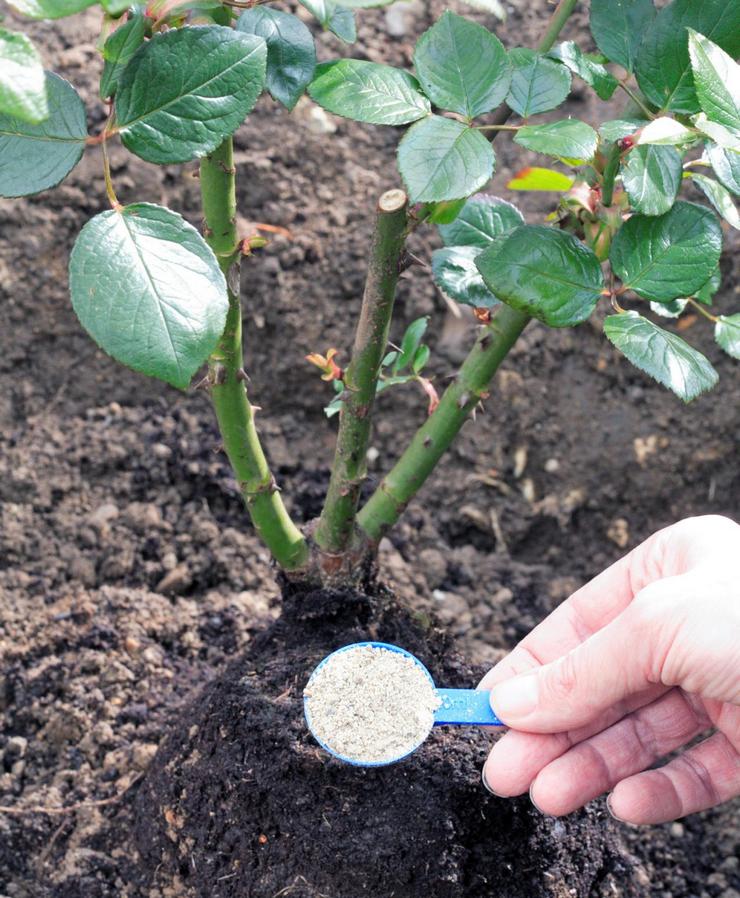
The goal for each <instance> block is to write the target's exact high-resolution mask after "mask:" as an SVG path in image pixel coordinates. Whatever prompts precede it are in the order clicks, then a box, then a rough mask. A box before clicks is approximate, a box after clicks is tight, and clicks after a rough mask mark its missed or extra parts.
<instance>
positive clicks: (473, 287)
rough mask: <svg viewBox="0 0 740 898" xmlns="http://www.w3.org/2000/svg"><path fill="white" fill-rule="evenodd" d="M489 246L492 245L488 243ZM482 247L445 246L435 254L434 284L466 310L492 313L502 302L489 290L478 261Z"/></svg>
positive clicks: (433, 262)
mask: <svg viewBox="0 0 740 898" xmlns="http://www.w3.org/2000/svg"><path fill="white" fill-rule="evenodd" d="M489 243H490V241H489ZM482 252H483V248H482V247H480V246H446V247H445V248H444V249H435V251H434V252H433V253H432V275H433V277H434V283H435V284H436V285H437V286H438V287H439V289H440V290H442V292H443V293H446V294H447V295H448V296H449V297H451V298H452V299H454V300H456V301H457V302H461V303H463V304H464V305H466V306H473V307H474V308H477V309H490V308H492V307H493V306H496V305H498V303H499V301H498V299H496V297H495V296H494V295H493V294H492V293H491V291H490V290H489V289H488V287H486V285H485V283H484V282H483V278H482V277H481V274H480V272H479V271H478V269H477V268H476V265H475V260H476V258H477V257H478V256H479V255H480V254H481V253H482Z"/></svg>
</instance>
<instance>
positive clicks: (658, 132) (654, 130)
mask: <svg viewBox="0 0 740 898" xmlns="http://www.w3.org/2000/svg"><path fill="white" fill-rule="evenodd" d="M694 140H697V135H696V134H695V133H694V132H693V131H692V130H691V129H690V128H687V127H686V126H685V125H682V124H681V123H680V122H677V121H676V120H675V119H674V118H670V117H669V116H665V115H663V116H661V117H660V118H656V119H653V121H652V122H649V123H648V124H647V125H645V127H644V128H643V129H642V130H641V131H640V133H639V135H638V137H637V143H638V144H640V145H641V146H642V145H646V144H653V145H655V146H680V145H681V144H686V143H691V142H692V141H694Z"/></svg>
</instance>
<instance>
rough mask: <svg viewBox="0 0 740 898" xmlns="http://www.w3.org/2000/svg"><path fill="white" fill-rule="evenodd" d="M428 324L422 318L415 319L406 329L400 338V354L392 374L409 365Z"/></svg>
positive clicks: (427, 321)
mask: <svg viewBox="0 0 740 898" xmlns="http://www.w3.org/2000/svg"><path fill="white" fill-rule="evenodd" d="M428 324H429V319H428V318H427V317H426V316H424V317H423V318H417V319H416V320H415V321H412V322H411V324H410V325H409V326H408V327H407V328H406V332H405V333H404V335H403V337H402V338H401V352H400V353H399V354H398V357H397V358H396V361H395V363H394V365H393V373H394V374H396V373H397V372H399V371H403V369H404V368H405V367H406V366H407V365H410V364H411V362H412V361H413V359H414V357H415V356H416V353H417V351H418V349H419V347H420V346H421V341H422V338H423V336H424V334H425V333H426V329H427V325H428Z"/></svg>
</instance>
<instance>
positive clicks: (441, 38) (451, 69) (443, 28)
mask: <svg viewBox="0 0 740 898" xmlns="http://www.w3.org/2000/svg"><path fill="white" fill-rule="evenodd" d="M414 66H415V68H416V73H417V75H418V77H419V81H420V82H421V85H422V87H423V88H424V91H425V92H426V94H427V96H428V97H429V98H430V99H431V100H432V102H433V103H434V104H435V105H436V106H438V107H440V108H441V109H448V110H450V111H451V112H457V113H459V114H460V115H463V116H465V117H466V118H475V116H478V115H481V114H483V113H484V112H490V111H491V110H492V109H493V108H494V107H496V106H498V105H499V103H501V102H503V100H504V99H505V97H506V95H507V93H508V92H509V85H510V84H511V67H510V65H509V60H508V58H507V55H506V50H504V46H503V44H502V43H501V41H500V40H499V39H498V38H497V37H496V35H495V34H492V33H491V32H490V31H489V30H488V29H487V28H484V27H483V26H482V25H478V24H477V23H476V22H471V21H470V20H469V19H465V18H463V17H462V16H458V15H455V14H454V13H451V12H449V11H448V12H445V13H443V14H442V16H441V17H440V19H439V20H438V21H437V22H436V23H435V24H434V25H433V26H432V27H431V28H430V29H429V30H428V31H426V32H425V33H424V34H422V36H421V37H420V38H419V41H418V43H417V45H416V50H415V52H414Z"/></svg>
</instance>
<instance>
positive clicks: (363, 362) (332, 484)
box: [315, 190, 408, 554]
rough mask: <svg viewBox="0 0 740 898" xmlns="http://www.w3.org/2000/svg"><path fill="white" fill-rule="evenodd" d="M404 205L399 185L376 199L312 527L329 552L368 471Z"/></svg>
mask: <svg viewBox="0 0 740 898" xmlns="http://www.w3.org/2000/svg"><path fill="white" fill-rule="evenodd" d="M407 210H408V197H407V196H406V194H405V193H404V192H403V191H402V190H389V191H387V192H386V193H384V194H383V195H382V196H381V197H380V200H379V202H378V213H377V218H376V223H375V234H374V236H373V243H372V247H371V250H370V261H369V263H368V269H367V278H366V280H365V292H364V295H363V298H362V310H361V312H360V320H359V322H358V324H357V331H356V333H355V343H354V348H353V350H352V360H351V362H350V364H349V366H348V367H347V370H346V372H345V376H344V383H345V387H346V390H347V393H348V396H347V398H346V399H345V400H344V402H343V405H342V411H341V413H340V417H339V433H338V434H337V446H336V451H335V453H334V464H333V465H332V471H331V479H330V481H329V489H328V492H327V494H326V501H325V503H324V508H323V511H322V512H321V518H320V519H319V524H318V527H317V529H316V537H315V538H316V543H317V545H318V546H319V548H320V549H323V550H324V551H325V552H330V553H332V554H338V553H340V552H343V551H344V550H345V549H346V548H347V546H348V545H349V543H350V541H351V538H352V534H353V532H354V525H355V515H356V514H357V505H358V503H359V501H360V489H361V487H362V483H363V481H364V480H365V477H366V476H367V461H366V455H367V447H368V444H369V441H370V430H371V425H372V412H373V404H374V402H375V392H376V389H377V384H378V375H379V373H380V364H381V362H382V361H383V356H384V355H385V350H386V346H387V344H388V330H389V328H390V323H391V316H392V314H393V303H394V301H395V298H396V284H397V282H398V275H399V271H400V262H401V254H402V252H403V247H404V244H405V240H406V227H407V223H408V215H407Z"/></svg>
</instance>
